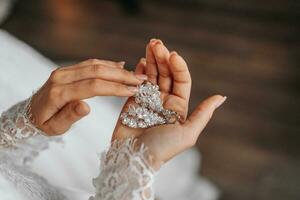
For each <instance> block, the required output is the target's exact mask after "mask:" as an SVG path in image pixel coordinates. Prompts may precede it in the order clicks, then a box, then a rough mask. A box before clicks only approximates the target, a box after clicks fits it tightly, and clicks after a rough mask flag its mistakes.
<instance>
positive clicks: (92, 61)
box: [63, 59, 125, 69]
mask: <svg viewBox="0 0 300 200" xmlns="http://www.w3.org/2000/svg"><path fill="white" fill-rule="evenodd" d="M87 65H107V66H108V67H116V68H124V65H125V62H124V61H120V62H115V61H111V60H100V59H88V60H85V61H83V62H80V63H78V64H75V65H73V66H69V67H63V68H64V69H70V68H77V67H83V66H87Z"/></svg>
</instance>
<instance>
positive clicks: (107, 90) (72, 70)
mask: <svg viewBox="0 0 300 200" xmlns="http://www.w3.org/2000/svg"><path fill="white" fill-rule="evenodd" d="M123 66H124V62H113V61H106V60H96V59H91V60H87V61H84V62H81V63H79V64H76V65H73V66H69V67H61V68H57V69H56V70H54V71H53V72H52V74H51V75H50V77H49V79H48V80H47V82H46V83H45V84H44V85H43V86H42V87H41V88H40V90H38V92H37V93H36V94H34V95H33V97H32V101H31V114H32V121H33V123H34V125H36V126H37V127H38V128H39V129H41V130H42V131H44V132H45V133H46V134H48V135H59V134H63V133H64V132H66V131H67V130H68V129H69V128H70V127H71V125H72V124H73V123H75V122H76V121H78V120H79V119H81V118H82V117H84V116H86V115H87V114H88V113H89V112H90V108H89V106H88V104H87V103H85V102H84V101H82V100H83V99H87V98H91V97H94V96H132V95H133V94H134V93H135V92H136V87H135V86H136V85H138V84H141V83H142V82H143V81H144V80H145V79H147V77H146V76H145V75H135V74H134V73H132V72H129V71H127V70H125V69H123Z"/></svg>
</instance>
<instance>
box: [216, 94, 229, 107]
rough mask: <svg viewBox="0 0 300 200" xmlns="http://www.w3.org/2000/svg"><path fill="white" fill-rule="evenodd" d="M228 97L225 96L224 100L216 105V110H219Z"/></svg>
mask: <svg viewBox="0 0 300 200" xmlns="http://www.w3.org/2000/svg"><path fill="white" fill-rule="evenodd" d="M226 99H227V97H226V96H224V97H223V98H222V99H220V100H219V102H217V103H216V105H215V108H216V109H217V108H219V107H220V106H221V105H222V104H223V103H224V102H225V101H226Z"/></svg>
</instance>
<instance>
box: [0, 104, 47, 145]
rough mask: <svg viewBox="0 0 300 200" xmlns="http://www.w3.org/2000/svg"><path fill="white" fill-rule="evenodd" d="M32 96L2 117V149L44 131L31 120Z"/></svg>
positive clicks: (0, 121)
mask: <svg viewBox="0 0 300 200" xmlns="http://www.w3.org/2000/svg"><path fill="white" fill-rule="evenodd" d="M30 103H31V98H29V99H27V100H25V101H22V102H20V103H18V104H16V105H14V106H12V107H11V108H10V109H8V110H7V111H6V112H3V113H2V115H1V118H0V149H1V148H7V147H11V146H15V145H16V144H17V142H18V141H21V140H25V139H27V138H30V137H32V136H35V135H37V134H42V135H44V133H43V132H42V131H41V130H39V129H38V128H36V127H35V126H34V125H33V124H32V123H31V122H30V119H29V118H30V115H29V112H28V111H30Z"/></svg>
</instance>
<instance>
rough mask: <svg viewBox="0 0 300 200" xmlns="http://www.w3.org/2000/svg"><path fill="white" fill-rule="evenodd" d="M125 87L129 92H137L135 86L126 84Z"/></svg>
mask: <svg viewBox="0 0 300 200" xmlns="http://www.w3.org/2000/svg"><path fill="white" fill-rule="evenodd" d="M127 89H128V90H129V91H130V92H133V93H136V92H138V89H137V87H132V86H128V87H127Z"/></svg>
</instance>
